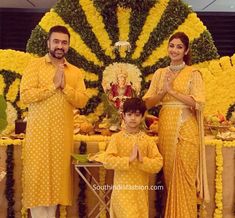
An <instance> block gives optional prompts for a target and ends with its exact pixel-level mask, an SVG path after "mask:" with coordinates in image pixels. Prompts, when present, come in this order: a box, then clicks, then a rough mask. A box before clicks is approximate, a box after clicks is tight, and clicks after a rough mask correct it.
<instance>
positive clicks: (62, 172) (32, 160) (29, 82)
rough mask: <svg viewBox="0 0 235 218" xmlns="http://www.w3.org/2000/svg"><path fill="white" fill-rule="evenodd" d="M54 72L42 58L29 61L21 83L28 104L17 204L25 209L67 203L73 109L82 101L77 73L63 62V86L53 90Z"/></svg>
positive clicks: (49, 63) (83, 87)
mask: <svg viewBox="0 0 235 218" xmlns="http://www.w3.org/2000/svg"><path fill="white" fill-rule="evenodd" d="M55 72H56V68H55V66H54V65H53V64H52V63H51V61H50V58H49V56H48V55H46V56H45V57H42V58H39V59H37V60H36V61H35V60H34V62H32V63H30V64H29V66H28V67H27V69H26V70H25V72H24V75H23V77H22V81H21V88H20V95H21V100H22V101H23V102H24V103H25V104H28V110H29V111H28V116H27V130H26V139H25V145H24V151H23V163H24V168H23V204H24V206H25V207H26V208H30V207H35V206H49V205H56V204H62V205H71V203H72V189H71V188H72V187H71V165H70V158H71V157H70V155H71V153H72V151H73V109H74V107H83V106H85V104H86V102H87V99H88V98H87V96H86V94H85V85H84V81H83V77H82V74H81V72H80V71H79V69H78V68H76V67H75V66H73V65H71V64H69V63H68V62H67V61H66V62H65V71H64V73H65V88H64V89H63V90H60V89H55V86H54V83H53V78H54V75H55Z"/></svg>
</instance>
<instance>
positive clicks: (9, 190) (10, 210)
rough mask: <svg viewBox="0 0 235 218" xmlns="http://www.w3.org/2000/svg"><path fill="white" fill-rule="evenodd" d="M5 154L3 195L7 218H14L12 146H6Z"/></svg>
mask: <svg viewBox="0 0 235 218" xmlns="http://www.w3.org/2000/svg"><path fill="white" fill-rule="evenodd" d="M6 153H7V159H6V171H7V175H6V190H5V195H6V199H7V201H8V206H7V217H8V218H14V217H15V210H14V204H15V200H14V184H15V180H14V157H13V155H14V145H13V144H10V145H8V146H7V149H6Z"/></svg>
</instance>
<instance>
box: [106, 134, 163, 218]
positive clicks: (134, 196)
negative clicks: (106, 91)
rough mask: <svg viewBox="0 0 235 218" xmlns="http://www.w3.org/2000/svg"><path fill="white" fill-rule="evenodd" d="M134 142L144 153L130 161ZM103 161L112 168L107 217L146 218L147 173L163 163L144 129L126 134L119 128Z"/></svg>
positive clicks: (147, 205) (158, 168)
mask: <svg viewBox="0 0 235 218" xmlns="http://www.w3.org/2000/svg"><path fill="white" fill-rule="evenodd" d="M135 144H137V145H138V148H139V151H140V153H141V155H142V157H143V162H142V163H141V162H139V161H134V162H133V163H129V157H130V154H131V152H132V150H133V147H134V145H135ZM102 162H104V166H105V167H106V168H108V169H114V183H113V185H114V186H113V188H114V189H113V191H112V196H111V208H110V217H111V218H147V217H148V214H149V204H148V185H149V174H150V173H156V172H158V171H159V170H160V169H161V167H162V157H161V155H160V153H159V152H158V149H157V145H156V143H155V142H154V141H153V140H152V139H151V138H150V137H149V136H147V135H146V134H145V133H143V132H140V133H138V134H128V133H127V132H125V131H121V132H119V133H117V134H115V135H113V136H112V138H111V141H110V143H109V145H108V148H107V150H106V152H105V158H104V161H102Z"/></svg>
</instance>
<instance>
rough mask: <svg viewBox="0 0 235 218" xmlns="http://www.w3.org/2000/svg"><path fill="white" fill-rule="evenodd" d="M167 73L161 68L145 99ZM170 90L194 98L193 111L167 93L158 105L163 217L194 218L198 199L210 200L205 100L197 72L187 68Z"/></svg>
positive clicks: (158, 85) (152, 92)
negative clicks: (204, 126) (204, 138)
mask: <svg viewBox="0 0 235 218" xmlns="http://www.w3.org/2000/svg"><path fill="white" fill-rule="evenodd" d="M167 70H168V68H162V69H159V70H158V71H156V72H155V74H154V76H153V79H152V82H151V85H150V88H149V90H148V92H147V93H146V94H145V96H144V99H147V98H149V97H151V96H153V95H155V94H156V93H157V92H158V90H160V89H161V88H162V86H163V80H164V77H165V73H166V72H167ZM173 89H174V90H176V91H177V92H180V93H182V94H185V95H190V96H191V97H192V98H194V99H195V101H196V109H192V108H190V107H189V106H187V105H186V104H184V103H182V102H180V101H179V100H177V99H176V98H174V97H173V96H171V95H169V94H166V95H165V96H164V97H163V99H162V102H161V103H162V108H161V111H160V114H159V150H160V152H161V154H162V156H163V172H164V180H165V185H166V189H167V190H166V191H167V198H166V207H165V215H164V216H165V218H196V217H197V202H198V199H200V200H201V201H204V200H207V201H208V200H209V194H208V187H207V179H206V167H205V155H204V153H205V149H204V143H203V123H202V108H203V105H204V99H205V98H204V84H203V80H202V77H201V74H200V72H199V71H197V70H195V69H193V68H192V67H190V66H186V67H185V68H184V69H183V70H181V71H180V72H179V73H178V75H177V76H176V78H175V80H174V81H173ZM185 112H187V113H185Z"/></svg>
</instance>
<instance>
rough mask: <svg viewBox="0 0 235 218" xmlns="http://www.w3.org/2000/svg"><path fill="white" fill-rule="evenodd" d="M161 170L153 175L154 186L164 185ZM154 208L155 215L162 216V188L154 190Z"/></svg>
mask: <svg viewBox="0 0 235 218" xmlns="http://www.w3.org/2000/svg"><path fill="white" fill-rule="evenodd" d="M163 180H164V178H163V170H161V171H160V172H159V173H158V174H156V177H155V186H156V187H164V185H163ZM155 196H156V198H155V201H154V203H155V210H156V217H159V218H161V217H163V211H164V189H160V190H158V189H157V190H156V191H155Z"/></svg>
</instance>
